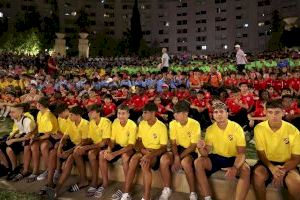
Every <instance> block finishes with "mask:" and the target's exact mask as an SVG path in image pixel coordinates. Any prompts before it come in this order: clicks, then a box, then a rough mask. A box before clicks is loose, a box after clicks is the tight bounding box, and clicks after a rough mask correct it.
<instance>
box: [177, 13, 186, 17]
mask: <svg viewBox="0 0 300 200" xmlns="http://www.w3.org/2000/svg"><path fill="white" fill-rule="evenodd" d="M184 16H187V13H177V17H184Z"/></svg>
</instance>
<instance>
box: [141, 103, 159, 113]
mask: <svg viewBox="0 0 300 200" xmlns="http://www.w3.org/2000/svg"><path fill="white" fill-rule="evenodd" d="M143 111H149V112H157V111H158V108H157V105H155V103H152V102H151V103H147V104H146V105H145V107H144V108H143Z"/></svg>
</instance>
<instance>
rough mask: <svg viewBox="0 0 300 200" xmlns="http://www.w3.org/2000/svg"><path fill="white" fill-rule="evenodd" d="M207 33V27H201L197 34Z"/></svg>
mask: <svg viewBox="0 0 300 200" xmlns="http://www.w3.org/2000/svg"><path fill="white" fill-rule="evenodd" d="M206 31H207V28H206V27H200V28H198V30H197V32H198V33H203V32H206Z"/></svg>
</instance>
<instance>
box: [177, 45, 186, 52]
mask: <svg viewBox="0 0 300 200" xmlns="http://www.w3.org/2000/svg"><path fill="white" fill-rule="evenodd" d="M177 51H187V47H186V46H179V47H177Z"/></svg>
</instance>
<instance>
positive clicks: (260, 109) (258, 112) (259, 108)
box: [253, 100, 266, 117]
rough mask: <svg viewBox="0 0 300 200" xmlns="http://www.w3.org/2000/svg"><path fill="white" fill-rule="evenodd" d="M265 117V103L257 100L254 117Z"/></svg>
mask: <svg viewBox="0 0 300 200" xmlns="http://www.w3.org/2000/svg"><path fill="white" fill-rule="evenodd" d="M264 116H266V114H265V107H264V103H263V102H262V101H261V100H257V101H256V102H255V111H254V112H253V117H264Z"/></svg>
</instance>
